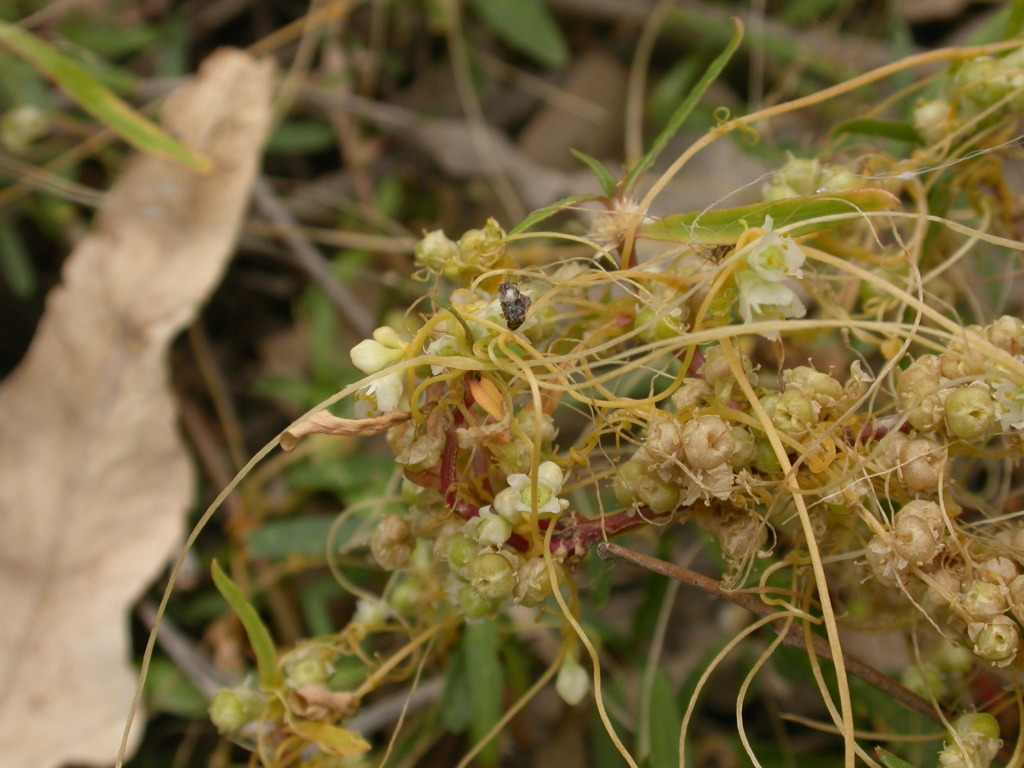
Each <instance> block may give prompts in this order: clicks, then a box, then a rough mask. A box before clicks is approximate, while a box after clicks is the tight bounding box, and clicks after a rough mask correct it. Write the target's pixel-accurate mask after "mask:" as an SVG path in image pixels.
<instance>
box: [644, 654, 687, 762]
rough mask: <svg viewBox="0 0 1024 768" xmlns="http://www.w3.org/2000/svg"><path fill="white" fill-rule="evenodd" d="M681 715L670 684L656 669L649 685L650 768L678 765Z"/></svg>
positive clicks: (662, 673) (663, 674)
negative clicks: (652, 683)
mask: <svg viewBox="0 0 1024 768" xmlns="http://www.w3.org/2000/svg"><path fill="white" fill-rule="evenodd" d="M682 723H683V716H682V715H681V714H680V713H679V709H678V707H676V702H675V696H674V694H673V693H672V686H671V685H670V684H669V682H668V679H667V678H666V676H665V673H664V672H663V671H662V670H660V669H659V670H657V671H656V672H655V675H654V685H653V686H652V687H651V702H650V722H649V723H648V727H649V729H650V737H651V741H650V744H651V760H650V765H651V768H670V767H671V766H677V765H679V729H680V728H681V727H682Z"/></svg>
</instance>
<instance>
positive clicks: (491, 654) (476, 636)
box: [461, 621, 504, 766]
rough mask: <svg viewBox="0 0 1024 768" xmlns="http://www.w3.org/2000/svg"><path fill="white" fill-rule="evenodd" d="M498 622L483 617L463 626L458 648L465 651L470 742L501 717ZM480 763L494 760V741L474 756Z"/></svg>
mask: <svg viewBox="0 0 1024 768" xmlns="http://www.w3.org/2000/svg"><path fill="white" fill-rule="evenodd" d="M499 641H500V637H499V635H498V622H497V621H484V622H483V623H481V624H473V625H470V626H467V627H466V631H465V634H464V635H463V636H462V642H461V645H462V648H463V650H464V652H465V654H466V678H467V680H468V683H469V685H468V686H467V687H468V689H469V691H468V692H469V697H468V698H469V701H470V703H471V704H472V705H473V712H472V719H471V720H470V723H469V733H470V736H471V737H472V738H473V741H474V742H478V741H480V740H481V739H483V738H484V736H486V735H487V734H488V733H489V732H490V730H491V729H492V728H493V727H494V726H495V725H496V724H497V722H498V720H500V719H501V710H502V706H501V698H502V696H501V695H502V689H503V688H504V679H503V675H502V669H501V660H500V655H499V648H498V646H499ZM477 759H478V760H479V762H480V764H481V765H484V766H495V765H497V764H498V742H497V741H492V742H491V743H490V744H488V745H487V746H486V747H484V749H483V751H482V752H480V755H479V757H478V758H477Z"/></svg>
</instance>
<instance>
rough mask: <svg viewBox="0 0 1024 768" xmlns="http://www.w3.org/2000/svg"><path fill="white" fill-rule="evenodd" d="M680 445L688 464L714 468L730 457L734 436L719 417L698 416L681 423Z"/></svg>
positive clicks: (734, 444)
mask: <svg viewBox="0 0 1024 768" xmlns="http://www.w3.org/2000/svg"><path fill="white" fill-rule="evenodd" d="M682 447H683V453H684V454H685V455H686V461H687V462H688V463H689V464H690V466H692V467H696V468H697V469H714V468H715V467H717V466H719V465H720V464H724V463H725V462H727V461H729V459H730V458H732V453H733V451H734V450H735V449H736V438H734V437H733V436H732V429H730V427H729V425H728V424H726V423H725V422H724V421H723V420H722V418H721V417H719V416H698V417H697V418H696V419H691V420H690V421H688V422H686V424H684V425H683V428H682Z"/></svg>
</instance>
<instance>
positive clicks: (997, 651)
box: [967, 616, 1020, 667]
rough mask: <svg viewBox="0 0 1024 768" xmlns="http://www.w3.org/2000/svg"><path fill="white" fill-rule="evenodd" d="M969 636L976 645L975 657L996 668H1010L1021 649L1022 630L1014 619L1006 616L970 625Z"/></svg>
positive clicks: (968, 627) (968, 628)
mask: <svg viewBox="0 0 1024 768" xmlns="http://www.w3.org/2000/svg"><path fill="white" fill-rule="evenodd" d="M967 635H968V637H970V638H971V641H972V642H973V643H974V655H975V656H977V657H978V658H979V659H984V660H985V661H988V662H991V663H992V665H993V666H996V667H1006V666H1009V665H1010V664H1011V663H1012V662H1013V660H1014V658H1016V656H1017V649H1018V648H1019V647H1020V630H1019V629H1018V628H1017V625H1016V624H1015V623H1014V622H1013V619H1010V618H1007V617H1006V616H996V617H995V618H994V619H992V620H991V621H987V622H978V623H975V624H969V625H968V626H967Z"/></svg>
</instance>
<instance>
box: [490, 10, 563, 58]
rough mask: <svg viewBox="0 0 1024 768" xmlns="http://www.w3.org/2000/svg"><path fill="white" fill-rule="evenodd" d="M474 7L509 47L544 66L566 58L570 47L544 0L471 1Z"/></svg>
mask: <svg viewBox="0 0 1024 768" xmlns="http://www.w3.org/2000/svg"><path fill="white" fill-rule="evenodd" d="M471 4H472V6H473V10H474V11H476V13H477V15H478V16H479V17H480V18H481V19H482V20H483V22H484V23H485V24H486V25H487V26H488V27H489V28H490V29H491V31H493V32H494V34H496V35H497V36H498V37H500V38H501V39H502V40H503V41H504V42H505V43H506V44H507V45H508V46H509V47H510V48H512V49H514V50H516V51H519V52H520V53H522V54H524V55H525V56H529V57H530V58H531V59H533V60H534V61H536V62H537V63H538V64H540V65H541V66H543V67H547V68H548V69H559V68H561V67H564V66H565V65H566V63H568V61H569V46H568V45H566V43H565V38H564V37H562V31H561V30H560V29H559V28H558V24H557V23H556V22H555V19H554V17H553V16H552V15H551V11H549V10H548V8H547V6H546V5H545V4H544V2H543V0H471Z"/></svg>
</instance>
